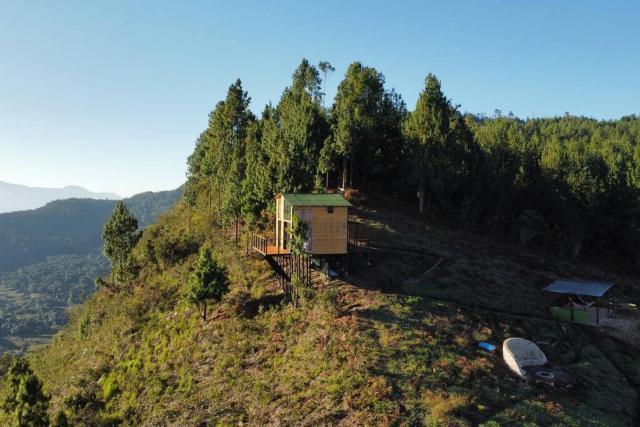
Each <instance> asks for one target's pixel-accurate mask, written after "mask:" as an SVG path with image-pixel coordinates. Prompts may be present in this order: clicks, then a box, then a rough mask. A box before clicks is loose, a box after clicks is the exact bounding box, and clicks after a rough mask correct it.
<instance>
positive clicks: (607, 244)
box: [189, 60, 640, 266]
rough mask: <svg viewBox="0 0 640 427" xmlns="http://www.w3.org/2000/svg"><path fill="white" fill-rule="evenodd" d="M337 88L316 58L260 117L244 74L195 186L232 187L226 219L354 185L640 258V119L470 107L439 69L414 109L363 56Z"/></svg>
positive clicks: (578, 246)
mask: <svg viewBox="0 0 640 427" xmlns="http://www.w3.org/2000/svg"><path fill="white" fill-rule="evenodd" d="M323 96H324V95H323V93H322V92H321V79H320V72H319V71H318V69H316V68H315V67H313V66H312V65H310V64H309V63H308V62H307V61H306V60H305V61H303V62H302V63H301V64H300V66H299V67H298V69H297V70H296V71H295V72H294V74H293V78H292V82H291V85H290V86H289V87H288V88H287V89H285V90H284V92H283V94H282V97H281V99H280V101H279V102H278V104H277V105H275V106H271V105H268V106H266V107H265V109H264V111H263V112H262V115H261V117H259V118H258V117H256V116H255V115H254V114H253V113H252V112H251V111H250V110H249V101H250V98H249V94H248V93H246V92H245V91H244V90H243V88H242V84H241V82H240V81H239V80H238V81H237V82H235V83H234V84H233V85H231V87H230V88H229V92H228V94H227V97H226V99H225V100H224V101H220V102H219V103H218V104H217V105H216V107H215V108H214V110H213V111H212V112H211V115H210V119H209V127H208V128H207V129H206V130H205V131H204V132H203V133H202V135H200V137H199V138H198V140H197V142H196V149H195V152H194V153H193V155H192V156H191V157H190V159H189V171H190V174H191V179H190V181H189V185H190V186H194V185H196V184H197V183H206V187H205V189H206V191H209V192H215V193H217V194H218V196H217V197H219V200H215V201H214V202H215V204H216V205H220V206H221V207H222V211H221V213H222V219H223V221H224V222H226V223H230V222H234V221H235V220H236V219H240V218H242V219H243V220H245V221H249V222H251V221H254V220H256V219H257V218H259V216H260V213H261V212H263V211H264V210H265V209H266V208H267V206H268V204H269V203H270V201H271V200H272V197H273V195H274V194H275V193H277V192H279V191H281V192H304V191H312V190H313V191H318V190H320V189H322V188H323V187H327V186H328V187H336V186H340V187H346V186H349V187H355V188H359V189H360V190H365V191H381V192H384V193H385V194H386V195H388V196H391V197H394V198H397V199H399V200H401V201H403V202H404V203H407V204H409V205H415V206H416V210H419V211H420V212H424V213H425V214H426V215H429V216H432V217H441V218H447V219H448V220H449V221H450V222H451V224H455V225H462V226H465V227H467V228H469V229H473V230H475V231H479V232H481V233H486V234H489V235H492V236H502V237H504V238H506V239H510V240H514V241H520V242H521V243H522V244H530V245H536V246H540V247H542V248H544V249H545V250H550V251H552V253H556V254H558V255H569V256H575V257H580V256H584V257H593V258H597V259H599V260H602V259H605V260H613V259H615V260H618V261H622V262H624V263H626V264H628V265H630V266H636V265H637V264H638V262H639V257H638V253H640V247H639V246H638V245H639V244H640V234H639V231H640V224H639V223H638V218H639V213H640V197H639V195H640V144H639V141H640V118H638V117H635V116H628V117H624V118H621V119H619V120H615V121H598V120H594V119H589V118H585V117H573V116H571V115H570V114H569V113H567V114H566V115H565V116H564V117H560V118H549V119H527V120H523V119H520V118H517V117H514V116H513V115H509V116H506V117H504V116H502V115H501V114H500V112H499V111H496V113H495V116H494V117H493V118H488V117H485V116H476V115H473V114H466V113H462V112H461V111H460V110H459V108H458V107H457V106H456V105H455V104H454V103H453V102H452V101H451V100H449V99H448V98H446V96H445V95H444V94H443V92H442V89H441V87H440V82H439V81H438V79H437V78H436V77H435V76H433V75H431V74H430V75H428V76H427V78H426V80H425V86H424V89H423V91H422V92H421V93H420V95H419V98H418V101H417V103H416V105H415V107H414V109H413V111H408V110H407V106H406V105H405V103H404V102H403V100H402V97H401V96H400V95H399V94H397V93H396V92H394V91H393V90H390V89H388V88H386V86H385V79H384V76H383V75H382V74H381V73H380V72H379V71H377V70H376V69H374V68H372V67H367V66H364V65H363V64H360V63H357V62H356V63H353V64H352V65H351V66H350V67H349V69H348V70H347V73H346V75H345V77H344V79H343V80H342V81H341V82H340V84H339V86H338V91H337V94H336V97H335V101H334V104H333V106H332V107H331V108H323ZM416 194H417V195H418V198H417V199H416Z"/></svg>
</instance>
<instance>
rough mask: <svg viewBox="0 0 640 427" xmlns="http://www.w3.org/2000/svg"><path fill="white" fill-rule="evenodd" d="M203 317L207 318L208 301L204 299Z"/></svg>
mask: <svg viewBox="0 0 640 427" xmlns="http://www.w3.org/2000/svg"><path fill="white" fill-rule="evenodd" d="M202 319H204V320H205V321H206V320H207V302H206V301H204V303H203V308H202Z"/></svg>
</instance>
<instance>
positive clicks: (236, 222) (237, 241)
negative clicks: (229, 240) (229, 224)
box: [236, 217, 238, 245]
mask: <svg viewBox="0 0 640 427" xmlns="http://www.w3.org/2000/svg"><path fill="white" fill-rule="evenodd" d="M237 244H238V218H237V217H236V245H237Z"/></svg>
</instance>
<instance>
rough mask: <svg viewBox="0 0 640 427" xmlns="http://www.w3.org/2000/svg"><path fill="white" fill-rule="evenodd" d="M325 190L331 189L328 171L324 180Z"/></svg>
mask: <svg viewBox="0 0 640 427" xmlns="http://www.w3.org/2000/svg"><path fill="white" fill-rule="evenodd" d="M324 188H325V189H326V188H329V171H327V173H326V174H325V179H324Z"/></svg>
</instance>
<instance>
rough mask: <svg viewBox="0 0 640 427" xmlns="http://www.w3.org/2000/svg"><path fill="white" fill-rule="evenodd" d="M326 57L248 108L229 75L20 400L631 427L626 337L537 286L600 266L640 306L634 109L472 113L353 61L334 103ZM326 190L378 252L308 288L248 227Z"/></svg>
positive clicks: (183, 412)
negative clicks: (282, 196)
mask: <svg viewBox="0 0 640 427" xmlns="http://www.w3.org/2000/svg"><path fill="white" fill-rule="evenodd" d="M329 72H331V66H330V65H329V64H327V63H322V64H321V66H319V67H318V68H316V67H314V66H313V65H311V64H310V63H309V62H308V61H306V60H303V61H302V63H301V64H300V66H299V67H298V68H297V69H296V70H295V71H294V73H293V76H292V80H291V84H290V85H289V86H288V87H287V88H285V89H284V91H283V93H282V96H281V98H280V100H279V102H278V103H277V104H276V105H268V106H266V107H265V108H264V110H263V112H262V114H261V115H260V116H259V117H257V116H256V115H255V114H254V113H253V112H251V110H250V109H249V103H250V98H249V94H248V93H247V92H246V91H245V90H244V89H243V87H242V83H241V82H240V80H238V81H236V82H235V83H233V84H232V85H231V86H230V88H229V91H228V93H227V96H226V98H225V99H224V100H222V101H220V102H218V103H217V104H216V105H215V108H214V109H213V111H212V112H211V114H210V116H209V124H208V127H207V129H205V130H204V131H203V132H202V134H201V135H200V137H199V138H198V139H197V141H196V146H195V150H194V152H193V154H192V155H191V156H190V157H189V159H188V167H189V175H188V181H187V185H186V187H185V191H184V194H183V196H182V198H181V199H180V202H179V203H178V204H177V205H176V206H175V207H174V208H173V209H172V210H171V211H170V212H169V213H167V214H166V215H163V216H162V217H161V218H160V219H159V220H158V221H156V222H155V223H154V224H152V225H150V226H148V227H146V228H145V229H144V231H143V232H142V233H141V234H140V233H138V231H137V230H136V221H135V218H134V216H135V213H133V214H132V213H131V212H129V211H128V210H127V209H126V208H125V207H124V206H119V207H118V208H117V209H116V211H115V212H114V214H113V215H112V216H111V217H110V218H109V220H108V223H107V226H106V227H105V252H106V253H107V255H108V257H109V260H110V262H111V265H112V273H111V274H109V275H107V276H105V277H103V278H101V279H100V281H99V283H101V284H102V285H103V286H104V288H103V289H102V290H101V291H99V292H97V293H96V294H95V295H94V296H93V297H92V298H90V299H89V300H88V301H87V302H86V303H84V304H83V305H81V306H79V307H77V308H76V309H75V310H74V312H73V316H72V320H71V322H70V324H69V325H68V326H67V327H66V328H64V329H63V331H61V332H60V333H59V334H58V335H56V337H55V338H54V339H53V340H52V342H51V344H50V345H48V346H46V347H44V348H41V349H38V350H37V351H35V352H34V353H32V354H30V355H29V357H28V359H29V361H30V364H31V367H32V369H33V371H34V373H35V375H37V377H38V378H40V379H41V380H42V382H43V383H42V387H43V389H44V391H45V392H46V393H50V396H51V399H50V400H49V399H48V398H47V397H46V396H44V397H43V396H39V397H38V399H36V400H37V402H38V403H39V404H40V406H38V408H40V409H42V408H43V407H45V408H48V412H46V411H42V410H40V411H39V412H37V411H36V410H35V409H32V412H31V413H33V414H34V416H38V417H39V419H41V420H43V419H45V418H47V417H48V418H50V419H56V420H58V421H59V422H60V424H62V421H60V420H64V422H68V423H70V424H72V425H105V426H106V425H146V426H158V425H193V426H200V425H265V424H266V425H309V426H312V425H313V426H315V425H349V426H351V425H443V426H448V425H484V426H497V425H503V424H506V425H513V424H525V425H573V426H583V425H594V426H595V425H637V424H638V420H639V419H640V418H639V409H640V408H639V407H638V397H639V396H640V370H638V366H640V358H639V356H638V355H639V354H640V351H639V349H638V348H637V342H634V340H632V339H630V337H631V336H632V335H628V336H627V335H625V334H624V333H623V334H616V333H614V332H615V331H611V330H608V329H605V328H601V329H596V328H591V327H589V326H584V325H578V324H572V323H560V322H557V321H555V320H553V319H552V318H551V317H550V316H549V315H548V313H547V310H546V307H547V305H548V301H547V300H546V299H545V297H544V295H542V292H541V291H540V289H541V287H542V286H543V285H544V284H546V283H548V282H549V281H550V280H553V279H555V278H558V277H577V276H580V277H582V278H587V279H596V280H603V279H604V278H606V279H607V280H610V281H613V282H615V283H616V284H617V285H616V287H615V289H614V290H613V291H612V292H611V297H612V298H614V299H615V300H616V301H620V302H625V303H629V302H636V303H637V298H638V283H637V273H636V271H635V268H636V263H637V261H638V259H637V258H638V250H637V249H638V247H637V245H638V239H637V237H638V224H637V218H638V216H637V213H638V212H637V209H638V207H640V199H639V198H638V195H639V194H640V193H639V190H640V181H639V180H638V178H639V177H640V176H639V175H638V173H639V172H640V148H638V143H639V142H640V119H638V118H635V117H627V118H622V119H620V120H617V121H597V120H591V119H587V118H577V117H571V116H570V115H568V116H567V117H563V118H550V119H529V120H522V119H518V118H515V117H499V114H496V117H494V118H486V117H479V116H474V115H469V114H464V113H462V112H460V111H459V108H458V107H456V106H455V104H453V102H452V101H450V100H449V99H448V98H446V96H445V95H444V94H443V91H442V88H441V86H440V83H439V81H438V79H437V78H436V77H435V76H433V75H431V74H429V75H428V76H427V77H426V80H425V86H424V89H423V91H422V92H421V93H420V95H419V97H418V101H417V104H416V105H415V107H414V108H413V109H412V110H411V111H409V110H408V109H407V107H406V105H405V104H404V102H403V101H402V98H401V96H400V95H399V94H397V93H395V92H394V91H393V90H391V89H389V88H388V87H387V86H386V83H385V80H384V76H383V75H382V74H381V73H380V72H379V71H377V70H375V69H374V68H372V67H368V66H365V65H363V64H360V63H354V64H352V65H351V66H350V67H349V69H348V71H347V73H346V75H345V77H344V79H343V80H342V81H341V82H340V84H339V86H338V93H337V95H336V97H335V101H334V103H333V105H331V106H327V105H325V104H326V102H325V99H324V94H323V93H322V90H321V87H322V85H321V78H320V74H321V73H324V74H325V76H326V74H327V73H329ZM325 187H343V188H344V189H345V190H346V191H345V195H346V196H347V197H349V198H350V201H351V202H352V203H353V205H354V207H353V209H352V212H351V214H352V216H353V218H354V219H355V220H357V221H359V222H360V223H361V224H362V227H363V232H364V233H365V234H366V235H367V237H368V238H369V239H370V240H371V244H372V245H371V246H372V248H375V250H372V252H371V254H370V258H363V257H360V256H353V257H352V260H351V261H350V274H349V275H344V274H342V275H341V276H340V277H338V278H334V279H331V280H327V279H326V278H325V277H323V276H322V275H320V273H319V272H317V271H314V272H313V274H312V286H311V287H310V288H304V289H302V288H301V289H300V295H301V298H300V304H299V305H298V306H295V305H293V304H290V301H289V300H288V299H287V298H286V296H285V295H283V293H282V289H281V287H280V286H279V284H278V281H277V280H276V278H275V277H274V275H273V272H272V271H271V270H270V269H269V265H268V264H267V263H266V262H265V261H264V259H262V258H261V257H258V256H253V255H251V254H250V253H249V251H248V250H247V249H248V239H249V237H250V235H251V233H253V232H254V231H258V230H263V231H264V230H268V232H272V230H271V223H270V222H271V220H272V216H273V213H272V212H273V206H272V205H273V202H272V200H273V196H274V194H275V193H277V192H311V191H322V190H323V189H324V188H325ZM238 229H239V230H240V235H241V238H240V241H239V242H236V239H235V235H236V230H238ZM595 255H597V258H596V256H595ZM594 258H595V259H596V260H597V262H592V259H594ZM207 283H208V284H209V286H211V287H212V288H207V287H206V286H205V285H207ZM296 286H301V285H299V284H298V285H296ZM207 304H208V310H209V311H207V310H206V308H205V309H204V310H203V308H204V307H207ZM513 336H519V337H525V338H528V339H531V340H533V341H535V342H538V343H540V345H541V346H543V347H544V351H545V352H546V353H547V355H548V357H549V360H550V362H551V363H553V364H554V365H557V366H562V367H563V368H564V369H565V370H566V371H567V372H568V373H569V374H570V375H571V377H572V378H574V379H575V388H574V389H573V390H572V391H571V393H567V394H564V393H560V392H558V391H554V390H552V389H550V388H547V387H544V386H541V385H536V384H533V383H529V384H527V383H524V382H522V381H521V380H520V379H519V378H517V377H515V376H514V375H513V374H512V373H511V372H510V371H509V370H508V369H507V368H506V367H505V365H504V363H503V362H502V360H501V358H500V357H499V355H498V354H494V353H487V352H483V351H480V350H478V347H477V343H478V341H489V342H493V343H495V344H497V345H499V344H500V343H502V341H503V340H504V339H506V338H508V337H513ZM0 362H2V361H0ZM4 365H5V366H6V365H8V363H6V362H5V363H4ZM2 366H3V363H0V374H1V373H2V372H3V371H2V369H1V368H2ZM13 366H14V367H15V366H17V367H21V366H22V365H20V364H14V365H13ZM5 371H6V369H5ZM25 371H26V370H25V369H24V367H21V370H19V369H18V368H13V370H11V371H9V373H8V375H7V376H8V378H34V377H32V376H31V374H30V372H29V371H26V372H25ZM21 375H22V376H21ZM31 381H32V384H33V383H35V384H36V386H34V388H35V389H36V391H37V392H38V393H35V392H34V395H39V392H40V385H39V383H37V381H34V380H31ZM14 383H15V381H14ZM5 384H6V385H5V386H4V387H3V388H0V395H4V396H12V395H14V394H15V392H14V391H13V388H12V387H11V384H13V383H11V381H8V382H6V383H5ZM0 387H2V386H0ZM14 388H15V387H14ZM12 393H13V394H12ZM34 408H35V405H34ZM3 416H4V417H5V418H4V420H7V421H8V420H10V419H11V418H12V417H15V414H10V413H8V414H5V415H0V421H4V420H3V418H2V417H3Z"/></svg>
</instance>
